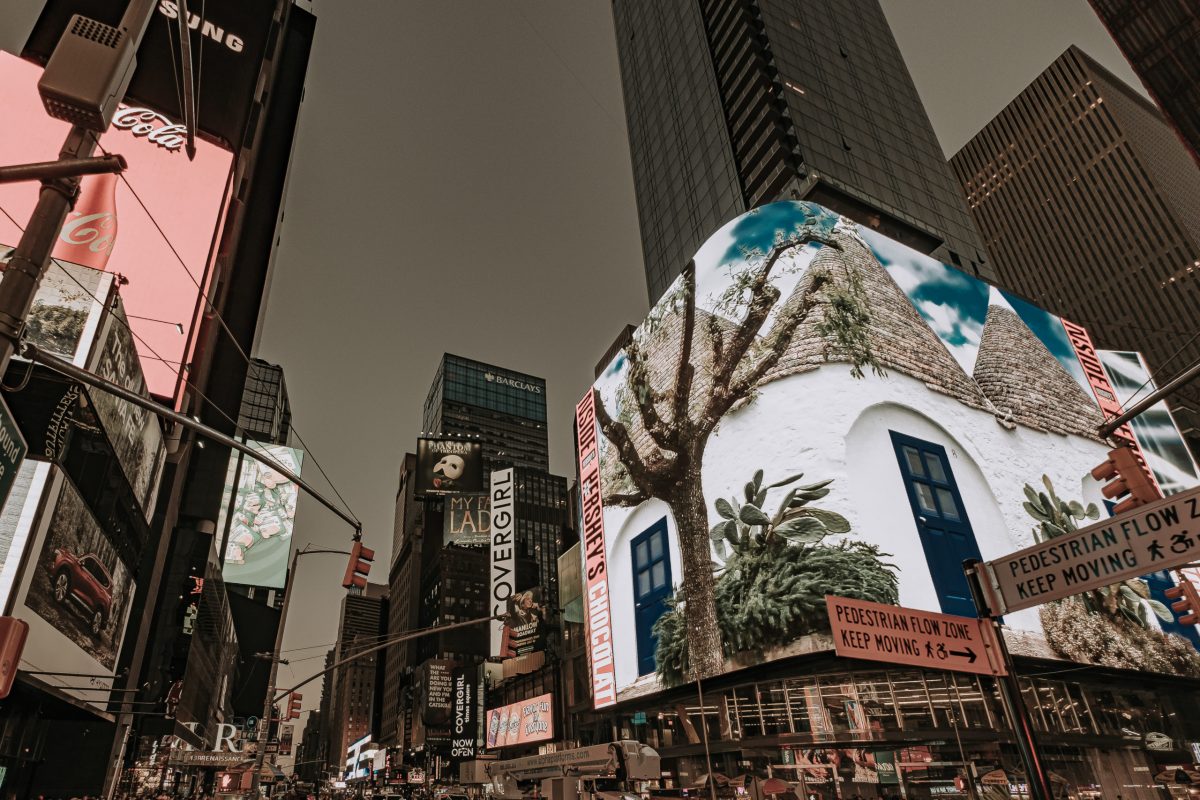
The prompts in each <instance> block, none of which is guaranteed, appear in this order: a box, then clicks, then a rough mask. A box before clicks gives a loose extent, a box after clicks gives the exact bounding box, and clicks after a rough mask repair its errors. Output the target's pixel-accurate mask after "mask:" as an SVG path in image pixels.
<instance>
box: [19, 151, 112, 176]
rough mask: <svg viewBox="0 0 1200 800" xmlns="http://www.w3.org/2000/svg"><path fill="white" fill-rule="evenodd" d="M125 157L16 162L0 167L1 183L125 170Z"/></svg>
mask: <svg viewBox="0 0 1200 800" xmlns="http://www.w3.org/2000/svg"><path fill="white" fill-rule="evenodd" d="M125 167H126V165H125V159H124V157H122V156H118V155H111V156H94V157H92V158H77V159H62V160H59V161H39V162H37V163H34V164H14V165H12V166H8V167H0V183H20V182H22V181H50V180H59V179H61V178H78V177H81V176H83V175H102V174H105V173H111V172H116V173H120V172H124V171H125Z"/></svg>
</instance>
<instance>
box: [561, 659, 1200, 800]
mask: <svg viewBox="0 0 1200 800" xmlns="http://www.w3.org/2000/svg"><path fill="white" fill-rule="evenodd" d="M1078 672H1079V671H1078V670H1071V669H1068V670H1058V671H1055V672H1048V673H1045V674H1044V675H1042V676H1038V677H1030V678H1024V679H1022V688H1023V691H1024V694H1025V701H1026V703H1027V704H1028V706H1029V709H1030V713H1031V714H1032V716H1033V724H1034V727H1035V729H1036V730H1037V732H1038V736H1039V741H1040V744H1041V749H1042V752H1043V756H1044V759H1045V763H1046V764H1047V767H1048V769H1049V771H1050V773H1051V776H1050V777H1051V781H1052V784H1053V786H1054V788H1055V792H1056V795H1057V796H1058V797H1061V798H1066V799H1069V800H1118V798H1120V800H1151V799H1153V800H1167V798H1177V800H1191V798H1200V773H1197V780H1196V783H1195V784H1191V783H1189V782H1188V781H1189V780H1190V778H1189V777H1188V771H1191V770H1194V769H1195V765H1194V764H1193V758H1194V756H1193V753H1192V750H1191V745H1190V742H1193V741H1200V704H1198V702H1197V698H1196V696H1195V693H1194V692H1192V691H1172V690H1170V689H1169V688H1164V687H1155V686H1153V685H1152V683H1149V682H1138V683H1136V684H1134V683H1129V682H1122V681H1120V680H1117V679H1104V678H1096V679H1094V680H1092V679H1090V678H1089V679H1082V680H1081V679H1080V678H1079V677H1078ZM1060 676H1061V677H1060ZM627 705H628V706H629V707H628V708H625V709H622V710H621V711H620V712H619V713H618V715H617V716H616V718H615V719H614V718H613V717H609V716H605V717H603V721H601V719H600V718H598V719H597V725H596V726H595V728H594V730H595V734H596V736H597V740H599V739H600V738H601V737H603V736H604V734H605V729H607V730H608V731H609V732H611V733H613V734H616V735H617V736H618V737H619V738H633V739H638V740H640V741H643V742H645V743H647V744H649V745H650V746H652V747H654V748H655V749H656V750H658V752H659V753H660V755H661V756H662V757H663V780H662V787H661V790H651V795H652V796H654V795H655V793H656V792H659V791H661V793H662V794H663V795H664V797H672V798H675V797H694V798H699V799H700V800H709V798H710V791H711V793H712V794H715V795H716V796H717V798H718V799H719V800H874V799H875V798H885V799H890V798H904V800H935V799H937V798H945V799H946V800H959V799H960V798H961V799H962V800H1001V798H1025V797H1027V796H1028V790H1027V787H1026V785H1025V779H1024V774H1023V769H1022V765H1021V761H1020V759H1019V757H1018V755H1017V751H1016V748H1015V746H1014V744H1013V743H1012V740H1011V736H1009V734H1008V730H1009V726H1008V724H1007V721H1006V719H1005V716H1004V711H1003V707H1002V705H1001V703H1000V699H999V696H998V694H997V692H996V689H995V686H994V684H993V683H992V682H991V681H990V680H989V679H986V678H977V677H975V676H971V675H965V674H957V673H935V672H923V671H920V670H912V669H894V670H893V669H882V670H865V671H861V672H860V671H855V672H844V673H835V674H819V675H805V676H800V677H794V678H774V679H770V680H760V681H746V682H742V683H739V684H737V685H733V686H727V687H722V688H720V689H708V688H707V687H706V689H705V691H704V692H703V696H702V697H701V696H700V695H698V694H691V695H690V696H688V695H683V696H679V695H678V691H676V692H673V693H670V694H663V695H659V696H655V697H648V698H646V700H645V701H644V703H642V704H637V703H632V704H627ZM581 734H584V731H583V730H581ZM706 754H707V755H706ZM709 765H711V781H712V784H713V786H712V789H711V790H710V788H709V786H708V782H709V780H710V767H709ZM1172 776H1174V777H1176V778H1178V780H1176V781H1172V780H1171V777H1172ZM1193 785H1195V786H1196V788H1195V789H1193V788H1192V786H1193Z"/></svg>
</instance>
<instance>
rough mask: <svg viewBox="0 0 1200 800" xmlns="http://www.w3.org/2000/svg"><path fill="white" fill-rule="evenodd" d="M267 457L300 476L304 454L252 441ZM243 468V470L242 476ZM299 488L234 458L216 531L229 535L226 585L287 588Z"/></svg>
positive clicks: (251, 462)
mask: <svg viewBox="0 0 1200 800" xmlns="http://www.w3.org/2000/svg"><path fill="white" fill-rule="evenodd" d="M249 444H250V446H251V447H252V448H254V449H256V450H261V451H262V452H263V454H264V455H266V456H267V457H268V458H271V459H273V460H274V461H275V462H276V463H278V464H281V465H283V466H284V467H287V468H288V469H289V470H291V471H292V472H294V473H295V474H297V475H299V474H300V467H301V465H302V464H303V461H304V451H303V450H298V449H296V448H294V447H285V446H283V445H266V444H258V443H257V442H250V443H249ZM239 464H240V466H241V470H240V474H239ZM298 493H299V490H298V488H297V486H296V484H295V483H293V482H292V481H291V480H289V479H288V478H287V477H285V476H284V475H283V474H282V473H280V472H279V471H277V470H276V469H274V468H273V467H271V466H269V465H268V464H265V463H263V462H261V461H257V460H255V459H253V458H250V457H249V456H243V455H241V454H239V453H234V454H233V455H232V456H230V459H229V469H228V470H227V471H226V473H225V494H224V497H225V501H226V503H227V506H226V507H227V508H228V509H229V511H228V512H226V511H225V508H222V512H221V515H220V517H219V518H218V520H217V530H219V531H221V532H222V534H223V536H224V539H223V541H224V548H225V563H224V567H223V570H222V574H223V576H224V578H225V581H226V582H227V583H243V584H248V585H250V586H267V587H271V588H275V589H281V588H283V585H284V583H285V581H286V580H287V567H288V556H289V554H290V551H291V546H292V527H293V525H294V524H295V521H296V500H297V499H298Z"/></svg>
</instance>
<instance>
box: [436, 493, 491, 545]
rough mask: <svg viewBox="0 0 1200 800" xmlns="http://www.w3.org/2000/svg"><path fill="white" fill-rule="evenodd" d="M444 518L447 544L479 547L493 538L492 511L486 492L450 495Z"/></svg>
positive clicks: (447, 499) (443, 530)
mask: <svg viewBox="0 0 1200 800" xmlns="http://www.w3.org/2000/svg"><path fill="white" fill-rule="evenodd" d="M442 519H443V520H444V522H443V529H442V534H443V536H442V540H443V541H444V542H445V543H446V544H456V545H458V546H459V547H477V546H483V545H486V544H488V543H489V542H490V541H491V540H492V538H491V533H492V511H491V505H490V504H489V503H488V496H487V495H486V494H464V495H450V496H449V497H447V498H446V509H445V513H444V514H443V517H442Z"/></svg>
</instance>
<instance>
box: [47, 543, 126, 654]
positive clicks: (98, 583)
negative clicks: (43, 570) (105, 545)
mask: <svg viewBox="0 0 1200 800" xmlns="http://www.w3.org/2000/svg"><path fill="white" fill-rule="evenodd" d="M50 574H51V576H53V577H52V578H51V581H52V585H53V586H54V599H55V600H57V601H58V602H59V603H64V604H65V603H66V602H67V601H68V600H73V601H75V602H76V603H77V604H78V605H79V606H80V607H81V608H82V609H83V611H84V612H85V613H86V614H87V616H88V619H89V620H90V622H91V629H92V633H93V634H98V633H100V631H102V630H104V624H105V623H106V622H108V615H109V613H110V612H111V611H112V576H111V575H109V574H108V569H107V568H106V567H105V566H104V564H102V563H101V562H100V559H99V558H98V557H97V556H96V555H95V554H94V553H88V554H87V555H85V556H76V555H75V554H74V553H72V552H71V551H70V550H67V549H66V548H64V547H60V548H57V549H56V550H55V551H54V566H53V567H51V569H50Z"/></svg>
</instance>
